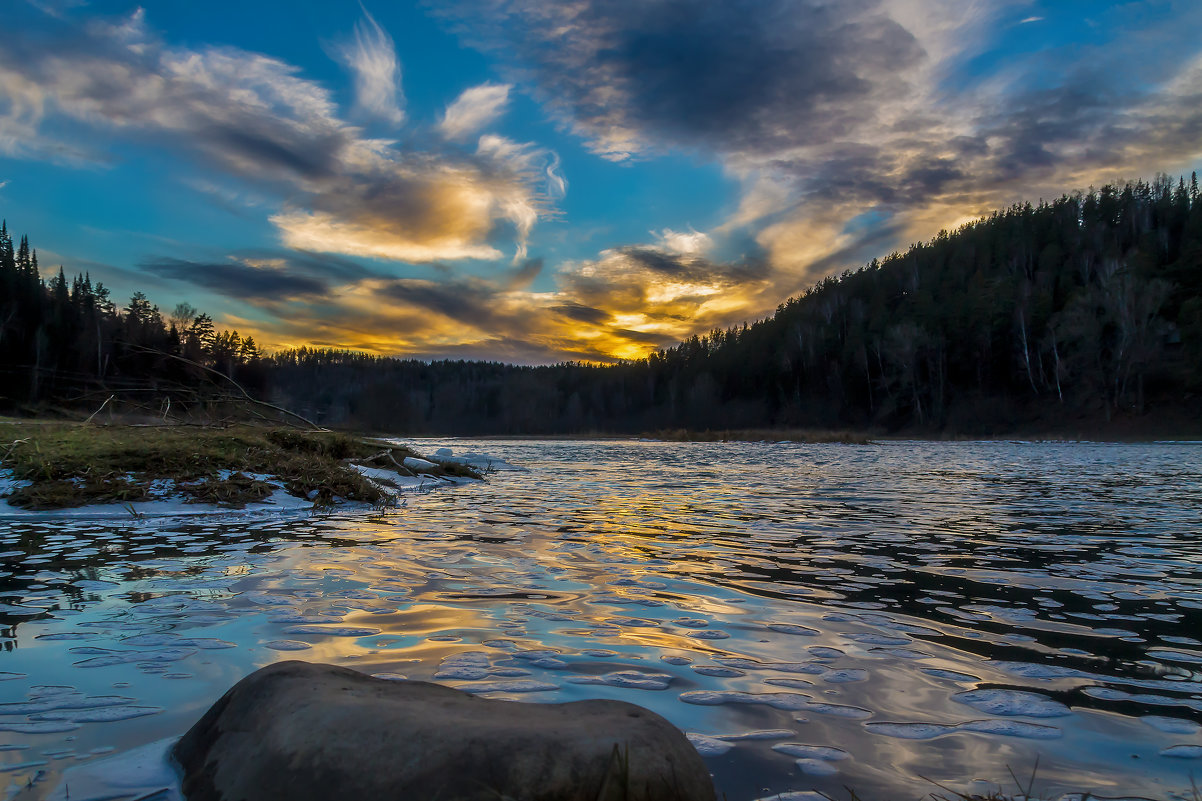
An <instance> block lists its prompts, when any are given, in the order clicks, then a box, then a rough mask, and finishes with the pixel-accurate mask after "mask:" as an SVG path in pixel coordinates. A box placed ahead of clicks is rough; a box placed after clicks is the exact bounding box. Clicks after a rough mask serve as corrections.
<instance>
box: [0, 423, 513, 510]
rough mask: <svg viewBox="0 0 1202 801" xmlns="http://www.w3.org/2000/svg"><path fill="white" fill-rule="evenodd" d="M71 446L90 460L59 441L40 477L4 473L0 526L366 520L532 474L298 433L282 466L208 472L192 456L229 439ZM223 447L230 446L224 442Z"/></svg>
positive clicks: (151, 434)
mask: <svg viewBox="0 0 1202 801" xmlns="http://www.w3.org/2000/svg"><path fill="white" fill-rule="evenodd" d="M105 435H110V436H112V435H111V433H110V432H105ZM69 436H71V437H74V438H75V440H74V441H73V442H70V444H71V445H73V446H74V447H75V448H76V449H77V451H78V450H80V445H79V443H80V440H83V445H84V449H85V450H84V451H83V452H82V453H79V452H71V451H70V450H69V449H68V450H67V451H66V455H65V456H60V455H59V454H57V453H55V446H59V449H60V450H63V447H62V444H61V443H62V440H59V441H54V440H50V441H48V442H45V443H38V445H39V446H42V447H44V448H45V450H46V451H48V452H50V454H51V455H50V456H48V457H43V456H42V452H41V449H40V448H39V449H38V453H37V458H38V459H43V458H44V459H45V460H44V461H42V462H35V463H34V467H33V468H32V469H31V467H30V465H29V457H28V456H26V461H25V462H24V463H23V462H22V461H21V460H20V459H11V460H8V459H6V461H7V463H5V464H2V465H0V520H35V519H72V520H81V519H82V520H92V519H95V520H122V519H124V520H130V519H135V520H136V519H143V518H173V519H174V518H180V517H195V516H213V515H220V516H223V517H226V518H229V517H242V518H248V517H252V518H253V517H266V516H279V515H298V514H306V513H310V512H315V513H321V514H328V513H331V512H335V511H337V512H340V513H356V512H363V511H372V510H382V509H388V508H393V507H397V506H400V505H403V503H404V501H403V498H404V496H405V495H406V494H412V493H424V492H429V491H433V490H435V489H440V488H448V487H454V486H461V485H464V484H469V483H475V482H478V481H482V480H483V479H484V476H485V475H486V474H487V473H490V472H494V471H499V470H521V469H523V468H520V467H517V466H516V465H512V464H509V463H508V462H505V461H504V460H502V459H498V458H495V457H492V456H489V455H488V454H484V453H468V454H463V455H459V456H456V455H455V454H454V453H453V452H452V451H451V450H450V449H448V448H442V449H440V450H439V452H438V453H437V454H436V455H434V456H431V457H429V458H425V457H422V456H419V455H418V454H417V452H415V451H414V450H412V449H411V448H409V447H407V446H405V445H402V444H399V443H396V442H393V441H390V440H378V439H373V440H356V439H353V438H349V437H346V436H345V435H333V434H331V436H341V437H342V438H343V440H344V441H342V442H334V443H333V444H334V445H335V446H336V447H337V448H339V449H340V450H338V451H336V452H331V447H330V445H331V443H329V442H321V441H316V440H309V441H300V444H299V445H298V444H297V442H298V440H299V438H300V435H297V434H293V433H291V432H286V433H285V434H284V435H282V436H277V437H276V439H275V444H277V445H280V444H281V443H282V446H283V447H284V448H285V450H282V451H280V452H279V457H278V458H273V454H270V453H268V454H263V453H261V452H260V453H256V454H255V455H254V457H253V458H251V457H248V458H246V459H239V458H237V457H235V458H233V459H230V458H226V459H225V464H227V465H231V464H234V465H238V466H237V467H233V466H226V467H220V468H217V469H214V468H216V465H211V466H207V469H198V468H197V467H196V465H195V464H194V462H197V461H199V458H198V457H195V456H192V457H191V461H189V454H190V452H191V450H193V448H195V449H196V450H198V451H199V450H201V449H202V448H204V447H206V446H207V447H210V448H212V446H213V444H214V440H215V439H217V438H219V437H220V436H221V435H220V434H216V435H214V434H205V435H203V436H205V437H208V438H209V439H208V441H203V440H202V441H200V442H198V443H197V444H195V446H194V445H193V443H192V442H190V441H188V440H187V439H186V438H185V439H180V438H178V435H177V434H175V433H173V434H169V435H167V436H164V435H163V434H162V433H161V431H160V430H156V429H143V430H140V431H137V432H133V433H132V434H131V432H130V431H129V430H126V431H124V432H120V433H118V434H117V435H115V437H114V446H113V447H111V448H99V447H97V445H96V443H95V442H93V441H91V435H90V433H88V432H81V431H79V430H78V429H77V430H75V431H73V432H71V433H70V435H69ZM240 436H241V437H242V438H241V439H236V438H235V437H227V438H226V439H227V440H229V441H230V442H234V443H235V444H237V445H238V446H239V448H244V447H245V445H246V442H247V439H246V435H245V434H242V435H240ZM169 437H175V439H169ZM269 438H270V435H269V437H268V439H269ZM163 440H166V441H165V442H164V441H163ZM262 441H264V440H263V439H262V438H260V440H254V441H253V442H254V444H258V443H260V442H262ZM347 441H349V442H350V443H352V446H351V447H353V450H352V449H351V447H348V444H347ZM17 444H20V443H14V446H16V445H17ZM217 444H218V445H219V446H226V445H228V443H227V442H226V441H224V440H223V441H221V442H218V443H217ZM348 450H349V451H350V452H348ZM234 452H235V453H239V452H241V451H239V450H236V449H235V450H234ZM164 453H166V457H164ZM221 455H222V456H225V455H226V454H221ZM56 457H57V458H58V461H57V462H56V461H53V460H54V459H55V458H56ZM44 465H50V467H45V466H44ZM114 468H115V469H114ZM46 487H49V488H50V489H51V490H52V492H51V493H49V494H47V493H46V492H44V491H43V488H46ZM98 487H99V488H100V490H101V491H99V492H98V491H97V488H98ZM38 492H41V493H42V494H40V495H39V494H37V493H38ZM47 498H49V500H47Z"/></svg>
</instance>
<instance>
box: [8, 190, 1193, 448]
mask: <svg viewBox="0 0 1202 801" xmlns="http://www.w3.org/2000/svg"><path fill="white" fill-rule="evenodd" d="M5 242H8V245H7V246H5V244H4V243H5ZM0 273H2V275H0V360H2V366H3V369H4V371H5V375H6V376H9V377H11V380H10V381H8V382H7V386H8V387H9V388H10V389H9V391H8V392H6V393H5V394H6V395H7V397H6V399H5V400H6V402H7V403H8V404H9V405H10V406H11V405H22V404H24V405H26V406H28V405H29V404H36V403H37V402H44V401H47V400H50V399H55V400H60V401H63V400H70V399H76V400H78V399H79V398H81V397H88V398H93V397H94V396H95V395H96V394H97V393H105V392H109V391H121V392H127V393H139V392H140V393H144V394H147V395H148V396H151V397H155V396H156V393H158V394H162V393H163V392H165V391H168V390H170V389H171V388H172V387H175V388H177V389H178V388H180V387H188V386H194V385H195V384H196V383H197V382H198V381H210V380H211V379H210V378H206V377H205V374H204V373H203V372H198V368H197V367H196V366H194V365H201V364H203V365H205V366H207V367H209V368H211V369H215V370H218V371H220V372H221V373H223V374H225V375H229V376H232V377H236V378H238V379H239V380H240V381H241V382H242V383H243V384H249V385H250V387H251V389H252V390H253V391H255V392H257V393H261V394H262V395H263V396H264V397H266V398H268V399H270V400H272V401H273V402H276V403H279V404H281V405H285V406H288V407H290V408H293V409H295V410H297V411H299V412H301V413H303V414H306V415H308V416H310V417H313V418H314V419H318V420H320V421H322V422H324V423H326V424H328V425H345V426H357V427H363V428H371V429H377V430H389V431H396V432H402V433H413V434H420V433H440V434H453V433H462V434H469V433H475V434H483V433H495V434H519V433H527V434H550V433H572V432H581V431H611V432H640V431H651V430H656V429H663V428H691V429H728V428H763V427H783V426H789V427H858V428H874V429H885V430H891V431H896V430H914V431H919V432H945V433H946V432H951V433H965V434H984V433H1005V432H1006V431H1009V430H1013V429H1014V428H1016V427H1019V428H1022V427H1024V426H1026V427H1030V426H1032V425H1042V426H1043V427H1044V428H1045V429H1047V430H1048V431H1054V430H1056V429H1057V428H1065V429H1066V430H1068V429H1069V428H1071V427H1072V426H1074V425H1079V424H1080V425H1084V424H1086V423H1091V422H1092V423H1098V422H1103V423H1104V422H1105V421H1107V420H1110V419H1111V418H1113V417H1115V416H1118V417H1121V418H1137V417H1141V416H1147V415H1150V414H1160V415H1167V416H1166V417H1165V418H1164V419H1166V420H1167V419H1170V418H1173V415H1175V416H1176V417H1175V418H1173V419H1190V417H1191V416H1193V419H1199V418H1202V403H1200V402H1199V398H1200V396H1202V203H1199V190H1198V186H1197V177H1196V175H1195V176H1191V178H1190V180H1189V181H1186V180H1185V179H1178V180H1176V181H1173V180H1170V179H1169V178H1167V177H1159V178H1157V179H1156V180H1154V181H1152V182H1151V183H1147V182H1137V183H1129V184H1126V185H1124V186H1117V187H1116V186H1106V187H1103V188H1102V189H1100V190H1096V191H1092V190H1091V191H1089V192H1085V193H1077V194H1074V195H1068V196H1064V197H1061V198H1060V199H1059V200H1056V201H1054V202H1052V203H1040V204H1039V205H1034V206H1033V205H1030V204H1026V205H1020V206H1014V207H1012V208H1010V209H1007V210H1005V211H1001V212H998V213H995V214H994V215H992V216H990V217H988V218H985V219H982V220H978V221H976V222H973V223H970V224H968V225H965V226H964V227H962V228H960V229H959V230H957V231H955V232H951V233H948V232H943V233H940V234H939V235H938V236H937V237H935V238H934V239H932V240H931V241H929V242H925V243H921V244H916V245H913V246H912V247H911V248H910V249H909V250H908V251H906V252H905V253H894V254H892V255H890V256H889V257H887V258H885V259H883V260H874V261H873V262H872V263H870V264H868V265H866V266H864V267H863V268H861V269H859V270H855V271H848V272H846V273H844V274H843V275H841V276H838V277H830V278H827V279H825V280H823V281H822V282H821V283H819V284H817V285H816V286H814V287H813V288H811V289H810V290H809V291H807V292H806V293H804V294H803V295H801V296H800V297H795V298H792V299H789V300H788V301H786V302H785V303H783V304H782V305H781V306H780V307H779V308H778V309H777V311H776V313H775V314H774V315H773V316H772V317H771V318H769V319H767V320H762V321H759V322H756V323H754V324H750V325H743V326H741V327H738V328H734V329H731V330H727V331H715V332H713V333H711V334H709V335H707V336H703V337H694V338H693V339H691V340H689V341H687V342H684V343H681V344H680V345H678V346H677V347H674V348H671V349H668V350H666V351H662V352H657V353H655V354H653V355H652V356H651V357H650V358H648V359H646V360H642V361H637V362H629V363H625V364H620V365H613V366H590V365H581V364H562V365H555V366H546V367H519V366H512V365H502V364H494V363H481V362H433V363H428V362H422V361H418V360H403V359H393V358H382V357H376V356H368V355H365V354H358V353H350V352H344V351H331V350H313V349H300V350H295V351H288V352H284V353H278V354H275V355H272V356H267V357H262V358H261V357H260V355H259V354H258V352H257V349H256V348H255V346H254V343H253V341H243V340H242V339H241V338H239V337H238V336H237V334H236V332H215V331H214V330H213V328H212V321H211V320H209V318H207V317H206V316H205V315H198V314H197V313H196V312H195V310H192V309H191V308H190V307H187V306H182V307H180V308H177V310H176V312H175V314H173V315H172V316H171V317H170V319H169V320H168V321H167V322H164V321H163V319H162V316H161V315H160V314H159V313H158V310H157V309H155V308H154V307H151V306H150V304H149V302H148V301H147V300H146V299H145V298H144V297H141V296H140V295H136V296H135V297H134V298H133V299H131V301H130V304H129V305H128V307H127V308H126V309H125V310H119V309H117V308H116V307H115V306H114V304H113V303H112V302H111V301H110V299H109V297H108V293H107V292H106V291H105V290H104V289H103V287H101V286H99V285H97V286H95V287H93V286H92V284H91V282H90V280H89V279H88V277H87V276H80V277H77V278H76V279H74V281H72V282H71V283H70V285H68V282H67V281H66V278H65V276H64V275H63V274H62V272H61V271H60V272H59V273H58V275H57V276H56V277H54V278H52V279H51V280H50V281H49V282H43V281H42V280H41V279H40V277H39V276H38V272H37V264H36V256H35V255H34V254H33V253H32V251H31V250H30V248H29V247H28V243H27V242H25V241H24V240H22V242H21V244H20V246H19V247H17V248H16V249H15V250H14V248H13V247H12V244H11V240H9V239H8V236H7V233H4V234H3V235H0ZM164 354H172V355H176V356H183V357H185V358H187V359H188V362H189V363H185V362H183V361H180V360H179V359H173V358H170V357H169V356H166V355H164Z"/></svg>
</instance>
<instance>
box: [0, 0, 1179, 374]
mask: <svg viewBox="0 0 1202 801" xmlns="http://www.w3.org/2000/svg"><path fill="white" fill-rule="evenodd" d="M1200 30H1202V3H1199V2H1197V0H1182V2H1169V1H1165V2H1159V1H1156V0H1149V1H1148V2H1101V0H1088V1H1085V2H1083V1H1079V0H439V1H437V2H435V1H432V2H420V1H419V0H413V1H412V2H405V1H403V0H387V2H386V1H385V0H364V1H363V3H362V4H357V3H349V2H337V1H335V0H238V2H231V1H230V0H206V1H205V2H199V0H144V5H143V6H138V5H136V4H133V3H129V2H125V0H0V36H2V37H3V42H2V44H0V215H2V216H4V217H6V218H7V219H8V222H9V225H10V227H11V228H13V229H15V230H16V231H17V232H19V233H28V234H29V235H30V239H31V241H32V243H33V244H34V246H35V247H37V248H38V251H39V256H40V259H41V263H42V266H43V268H44V269H45V268H51V267H56V266H57V265H59V264H62V265H64V266H65V267H66V269H67V271H68V272H69V273H73V272H82V271H90V273H91V275H92V277H93V279H94V280H95V279H99V280H102V281H104V282H105V283H106V284H107V285H108V286H110V287H111V288H112V289H113V290H114V296H115V297H116V298H117V299H119V300H124V299H125V298H128V296H129V294H130V293H132V292H133V291H135V290H142V291H144V292H146V293H147V294H148V295H149V296H150V298H151V300H152V301H154V302H155V303H157V304H158V305H159V306H160V307H162V308H163V309H164V310H165V311H166V310H169V309H170V308H171V307H172V306H174V304H176V303H178V302H180V301H185V300H186V301H189V302H191V303H192V304H193V305H195V306H197V307H199V308H200V309H202V310H205V311H208V312H209V313H210V314H211V315H212V316H214V317H215V318H217V320H218V322H219V324H221V325H222V326H224V327H232V328H237V329H238V330H239V331H240V332H242V333H243V334H252V335H253V336H254V337H255V338H256V340H257V341H258V342H259V344H260V345H264V346H267V347H270V348H279V347H286V346H291V345H302V344H308V345H320V346H334V347H350V348H357V349H364V350H370V351H374V352H377V353H385V354H404V355H415V356H420V357H455V358H460V357H465V358H487V359H496V360H504V361H516V362H527V363H535V362H548V361H559V360H565V359H588V360H608V359H614V358H630V357H637V356H642V355H645V354H646V353H647V352H648V351H649V350H651V349H653V348H655V347H658V346H661V345H667V344H672V343H674V342H676V341H678V340H680V339H681V338H684V337H687V336H689V335H691V334H693V333H697V332H704V331H708V330H710V329H712V328H715V327H719V326H726V325H730V324H733V323H736V322H741V321H743V320H748V319H755V318H757V317H762V316H764V315H766V314H768V313H770V312H771V311H772V310H773V309H774V308H775V307H776V306H777V304H779V303H780V302H781V301H782V300H784V299H785V298H787V297H788V296H790V295H793V294H796V293H797V292H799V291H801V290H803V289H804V288H805V287H807V286H809V285H811V284H813V283H814V282H815V281H816V280H818V279H820V278H822V277H823V276H825V275H828V274H831V273H835V272H840V271H842V270H844V269H846V268H848V267H857V266H859V265H861V264H863V263H864V262H865V261H868V260H870V259H871V258H872V257H874V256H882V255H885V254H887V253H889V252H890V251H892V250H895V249H904V248H905V247H906V246H907V245H908V244H909V243H910V242H914V241H917V240H920V239H926V238H928V237H930V236H932V235H933V234H935V233H937V232H938V231H939V230H940V229H941V228H950V227H954V226H956V225H958V224H960V223H962V222H965V221H967V220H969V219H972V218H974V217H976V216H978V215H980V214H982V213H985V212H988V211H989V210H991V209H994V208H998V207H1001V206H1005V205H1008V204H1010V203H1013V202H1019V201H1024V200H1031V201H1037V200H1039V199H1040V198H1041V197H1042V198H1049V199H1050V198H1052V197H1055V196H1058V195H1060V194H1062V193H1063V192H1065V191H1071V190H1073V189H1076V188H1085V187H1088V186H1090V185H1091V184H1092V185H1101V184H1102V183H1105V182H1107V181H1113V180H1117V179H1123V178H1129V177H1147V178H1151V177H1152V176H1153V175H1154V174H1155V173H1156V172H1167V173H1170V174H1174V175H1175V174H1178V173H1181V172H1188V171H1189V170H1192V169H1196V168H1198V167H1199V166H1202V37H1199V35H1198V32H1199V31H1200Z"/></svg>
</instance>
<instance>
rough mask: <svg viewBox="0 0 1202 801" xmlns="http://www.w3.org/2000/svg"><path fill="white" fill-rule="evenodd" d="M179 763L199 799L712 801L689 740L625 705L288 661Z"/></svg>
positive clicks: (256, 676) (250, 683)
mask: <svg viewBox="0 0 1202 801" xmlns="http://www.w3.org/2000/svg"><path fill="white" fill-rule="evenodd" d="M173 756H174V757H175V759H176V761H177V762H178V763H179V765H180V767H181V769H182V772H183V789H184V793H185V795H186V797H187V798H188V799H189V801H232V800H233V799H238V801H283V799H289V800H290V801H318V800H319V799H323V800H324V799H331V800H334V799H355V801H361V799H367V798H406V799H426V798H438V799H440V801H485V799H488V800H489V801H495V799H497V798H501V797H506V798H512V799H519V801H661V800H662V801H669V800H671V801H713V800H714V798H715V795H714V788H713V782H712V780H711V778H710V775H709V771H708V770H707V768H706V766H705V763H704V762H703V761H702V759H701V756H700V755H699V754H698V753H697V752H696V750H695V749H694V748H693V746H692V745H691V744H690V743H689V741H688V739H687V738H686V737H685V736H684V734H683V733H682V732H681V731H680V730H679V729H677V728H676V727H675V726H673V725H672V724H671V723H669V722H668V721H667V720H666V719H664V718H662V717H660V716H659V715H657V714H655V713H654V712H651V711H650V710H647V709H644V708H642V707H639V706H636V705H634V704H630V703H626V702H624V701H613V700H589V701H573V702H569V703H564V704H537V703H522V702H517V701H501V700H493V699H485V698H478V697H476V696H473V695H470V694H468V693H465V692H462V691H460V690H455V689H452V688H450V687H444V686H442V685H439V684H431V683H428V682H420V681H402V682H397V681H388V680H383V679H375V678H372V677H370V676H367V675H364V674H362V673H358V672H356V671H353V670H349V669H347V668H342V667H338V666H335V665H323V664H312V663H308V662H299V661H289V662H278V663H276V664H273V665H269V666H268V667H265V668H261V669H260V670H258V671H256V672H254V673H252V674H251V675H249V676H247V677H246V678H244V679H242V680H241V681H240V682H238V683H237V684H235V685H234V686H233V687H232V688H231V689H230V690H229V691H227V692H226V693H225V695H224V696H222V697H221V698H220V699H219V700H218V701H217V702H216V703H215V704H214V705H213V706H212V707H211V708H210V709H209V710H208V711H207V712H206V713H205V714H204V716H202V717H201V719H200V720H199V721H198V722H197V723H196V724H195V725H194V726H193V727H192V728H191V729H189V730H188V732H187V733H186V734H185V735H184V736H183V737H182V738H181V739H180V741H179V743H178V744H177V745H176V746H175V749H174V751H173Z"/></svg>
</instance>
